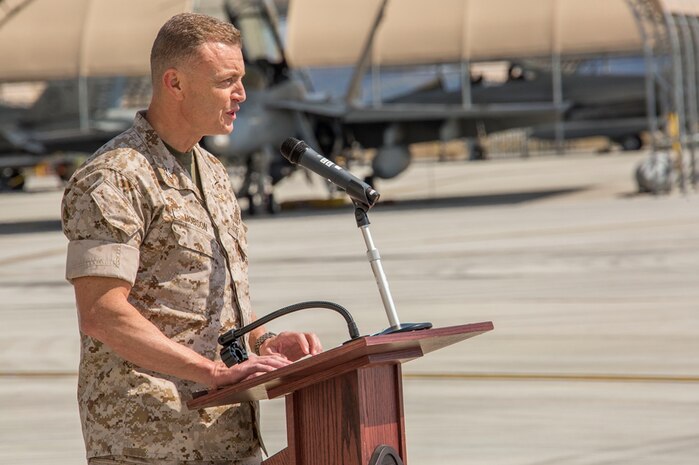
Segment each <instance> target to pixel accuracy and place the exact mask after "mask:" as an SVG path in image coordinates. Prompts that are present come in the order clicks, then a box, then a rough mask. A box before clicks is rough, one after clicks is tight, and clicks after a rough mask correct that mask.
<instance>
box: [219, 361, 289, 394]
mask: <svg viewBox="0 0 699 465" xmlns="http://www.w3.org/2000/svg"><path fill="white" fill-rule="evenodd" d="M290 363H291V361H290V360H289V359H287V358H286V357H283V356H281V355H264V356H259V357H258V356H257V355H255V354H250V357H249V358H248V359H247V360H246V361H244V362H242V363H239V364H237V365H233V366H232V367H230V368H228V367H227V366H226V365H225V364H224V363H223V362H216V364H215V365H214V370H213V373H212V375H211V381H210V382H209V385H210V387H211V388H212V389H217V388H219V387H221V386H227V385H229V384H236V383H239V382H241V381H245V380H248V379H251V378H255V377H256V376H260V375H263V374H265V373H269V372H270V371H274V370H276V369H277V368H282V367H285V366H287V365H289V364H290Z"/></svg>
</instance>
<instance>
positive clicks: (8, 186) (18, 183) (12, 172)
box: [0, 167, 25, 191]
mask: <svg viewBox="0 0 699 465" xmlns="http://www.w3.org/2000/svg"><path fill="white" fill-rule="evenodd" d="M24 181H25V178H24V173H22V170H21V169H19V168H12V167H7V168H0V191H21V190H22V189H24Z"/></svg>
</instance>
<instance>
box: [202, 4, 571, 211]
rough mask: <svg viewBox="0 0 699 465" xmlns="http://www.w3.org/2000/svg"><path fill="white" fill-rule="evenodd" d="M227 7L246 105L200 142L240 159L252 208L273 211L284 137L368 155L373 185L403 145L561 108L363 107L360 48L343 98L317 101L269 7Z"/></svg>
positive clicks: (284, 170) (531, 120) (525, 122)
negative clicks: (238, 39) (229, 130)
mask: <svg viewBox="0 0 699 465" xmlns="http://www.w3.org/2000/svg"><path fill="white" fill-rule="evenodd" d="M227 7H228V8H227V11H228V14H229V17H230V20H231V22H232V23H233V24H234V25H236V26H237V27H238V28H239V29H240V30H241V32H242V35H243V55H244V58H245V61H246V77H245V81H244V84H245V85H246V89H247V101H246V102H245V103H244V104H243V105H242V106H241V110H240V113H239V116H240V118H239V119H238V121H239V123H237V125H236V130H235V131H234V132H233V134H232V135H231V136H230V137H224V136H216V137H208V138H205V139H204V144H205V146H206V147H207V148H208V149H209V150H211V151H212V152H213V153H215V154H217V155H219V156H221V157H223V158H228V159H237V160H245V163H246V164H247V167H248V169H247V173H246V177H245V180H244V182H243V185H242V187H241V189H240V191H239V192H238V195H239V196H241V197H247V198H249V199H250V205H251V206H253V208H255V207H254V206H255V205H262V206H265V207H266V208H267V209H268V210H270V211H273V210H274V209H275V208H276V205H275V204H274V200H273V194H272V189H273V186H274V184H276V183H277V182H279V181H280V180H281V179H283V177H284V176H286V175H287V174H288V173H290V172H291V170H292V167H291V166H289V165H288V163H287V162H286V161H285V160H284V159H283V158H282V157H281V156H280V155H279V154H278V147H279V145H280V144H281V142H282V141H284V140H285V139H286V138H288V137H290V136H295V137H299V138H302V139H304V140H305V141H306V142H307V143H308V144H309V145H310V146H311V147H313V148H315V149H316V150H318V151H320V152H321V153H323V154H324V155H325V156H327V157H329V158H331V159H336V158H338V157H339V156H342V157H343V158H344V159H345V160H347V159H350V160H351V154H352V153H354V150H353V149H354V148H355V147H361V148H362V149H375V155H374V157H373V161H372V174H371V175H370V176H369V179H368V180H369V181H371V182H373V181H374V180H375V179H376V178H381V179H390V178H393V177H395V176H397V175H399V174H400V173H402V172H403V171H404V170H405V169H406V168H407V167H408V166H409V164H410V162H411V155H410V150H409V145H410V144H414V143H419V142H427V141H448V140H451V139H457V138H465V137H475V136H477V135H478V134H479V132H480V131H482V130H483V128H486V129H487V130H488V131H499V130H504V129H509V128H514V127H522V126H530V125H532V124H537V123H545V122H551V121H554V120H555V118H556V117H557V115H559V114H560V113H561V112H563V111H564V110H565V109H566V106H564V105H559V106H557V105H555V104H554V103H552V102H551V99H550V98H547V99H542V100H541V101H537V100H535V99H529V100H523V101H516V102H507V103H496V102H484V103H477V102H474V103H469V104H468V105H464V104H463V102H461V101H459V102H451V101H448V102H447V101H444V102H443V101H440V100H439V99H434V98H426V99H424V100H423V99H422V96H423V95H424V96H428V94H427V93H423V92H422V89H421V88H419V89H411V90H409V91H408V92H407V93H406V94H405V95H403V96H402V97H400V98H396V99H394V100H392V101H385V102H381V104H380V105H374V104H365V103H363V102H361V101H360V99H358V98H357V96H358V95H359V93H360V90H359V89H360V86H361V84H362V82H363V81H364V80H365V74H366V72H365V71H366V68H367V56H368V55H367V53H368V52H367V51H366V50H365V53H363V55H362V56H361V57H360V59H359V60H358V63H357V64H356V66H355V68H354V70H353V71H352V73H353V77H352V79H351V81H350V84H349V87H348V89H347V90H346V93H345V96H344V98H342V99H328V98H320V99H319V98H317V96H316V95H314V94H313V93H312V89H309V85H308V82H307V81H305V80H304V79H303V77H302V74H301V73H300V72H298V71H296V70H292V69H291V68H290V67H289V66H288V64H287V60H286V57H285V53H284V47H283V41H282V38H281V34H280V32H279V30H280V29H279V21H278V18H277V14H276V10H275V7H274V4H273V3H272V2H271V1H266V0H260V1H253V0H247V1H246V0H240V1H237V2H228V3H227ZM374 31H375V29H374ZM369 42H371V38H370V39H369ZM413 98H414V99H416V100H413Z"/></svg>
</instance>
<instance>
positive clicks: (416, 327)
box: [373, 322, 432, 336]
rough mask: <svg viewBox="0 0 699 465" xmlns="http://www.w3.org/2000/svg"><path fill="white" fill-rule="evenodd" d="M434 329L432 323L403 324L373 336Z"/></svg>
mask: <svg viewBox="0 0 699 465" xmlns="http://www.w3.org/2000/svg"><path fill="white" fill-rule="evenodd" d="M430 328H432V323H427V322H425V323H401V324H400V325H398V326H391V327H390V328H386V329H384V330H383V331H381V332H380V333H376V334H373V336H381V335H383V334H395V333H407V332H410V331H420V330H422V329H430Z"/></svg>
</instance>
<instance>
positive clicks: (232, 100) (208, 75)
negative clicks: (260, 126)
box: [182, 42, 245, 136]
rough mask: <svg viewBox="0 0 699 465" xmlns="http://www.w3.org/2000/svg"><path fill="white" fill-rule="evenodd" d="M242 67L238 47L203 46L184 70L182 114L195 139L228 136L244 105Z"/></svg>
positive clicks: (240, 53)
mask: <svg viewBox="0 0 699 465" xmlns="http://www.w3.org/2000/svg"><path fill="white" fill-rule="evenodd" d="M244 74H245V63H244V62H243V53H242V51H241V50H240V47H236V46H231V45H227V44H222V43H213V42H212V43H206V44H204V45H202V46H201V47H200V48H199V56H198V58H197V59H194V60H192V61H191V62H190V63H189V64H187V66H186V68H185V79H186V83H185V92H184V93H183V95H184V100H183V105H182V112H183V115H182V116H183V117H184V118H185V119H186V120H187V122H188V123H189V126H190V127H191V129H192V131H193V132H196V133H197V135H201V136H206V135H217V134H230V133H231V131H233V121H235V118H236V113H237V112H238V110H239V109H240V104H241V103H242V102H243V101H245V89H244V88H243V82H242V78H243V75H244Z"/></svg>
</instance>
